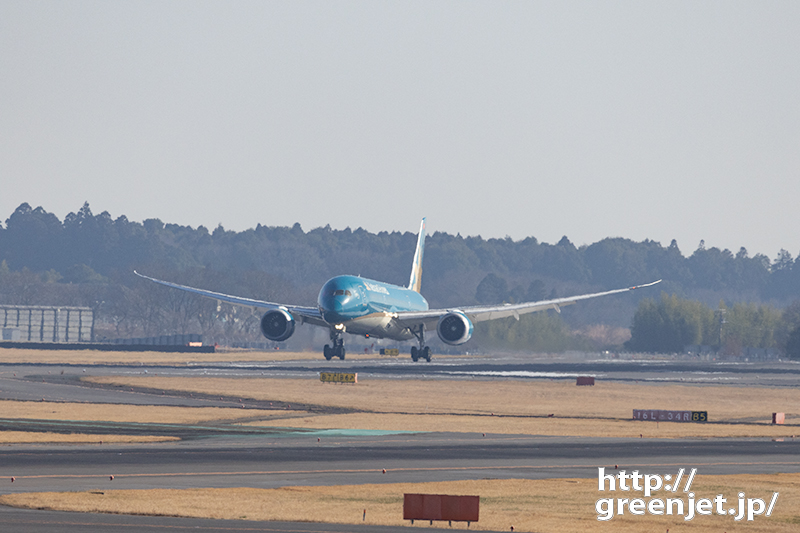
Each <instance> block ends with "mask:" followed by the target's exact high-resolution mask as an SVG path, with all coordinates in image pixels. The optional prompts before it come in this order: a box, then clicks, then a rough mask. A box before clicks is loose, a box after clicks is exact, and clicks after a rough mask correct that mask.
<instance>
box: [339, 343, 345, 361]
mask: <svg viewBox="0 0 800 533" xmlns="http://www.w3.org/2000/svg"><path fill="white" fill-rule="evenodd" d="M338 352H339V359H341V360H342V361H344V346H339V350H338Z"/></svg>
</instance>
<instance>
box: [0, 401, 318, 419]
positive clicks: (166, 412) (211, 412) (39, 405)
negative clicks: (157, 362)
mask: <svg viewBox="0 0 800 533" xmlns="http://www.w3.org/2000/svg"><path fill="white" fill-rule="evenodd" d="M0 413H2V415H3V416H4V417H8V418H26V419H36V420H81V421H107V422H134V423H153V424H198V423H202V422H214V421H220V420H233V421H236V420H250V419H252V418H254V417H257V418H270V417H285V416H293V413H292V412H290V411H288V410H274V411H269V410H258V409H235V408H232V407H231V408H220V407H172V406H163V405H125V404H110V403H102V404H92V403H67V402H20V401H0ZM301 414H305V413H297V412H295V413H294V415H295V416H299V415H301Z"/></svg>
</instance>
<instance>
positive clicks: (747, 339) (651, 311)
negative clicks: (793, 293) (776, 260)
mask: <svg viewBox="0 0 800 533" xmlns="http://www.w3.org/2000/svg"><path fill="white" fill-rule="evenodd" d="M701 345H705V346H712V347H714V348H715V351H716V352H717V353H720V354H724V355H741V354H742V353H743V350H744V349H746V348H762V349H776V350H780V351H782V352H784V353H786V354H787V355H788V356H789V357H791V358H792V359H800V301H796V302H795V303H793V304H792V305H790V306H789V307H787V308H786V309H784V310H782V311H781V310H778V309H775V308H773V307H771V306H767V305H756V304H753V303H736V304H734V305H732V306H729V305H726V304H725V302H720V304H719V306H718V307H717V308H716V309H712V308H710V307H708V306H706V305H704V304H702V303H700V302H698V301H694V300H686V299H683V298H678V297H677V296H676V295H672V296H668V295H667V294H662V295H661V298H660V299H659V300H654V299H649V298H648V299H645V300H643V301H642V302H641V303H640V304H639V308H638V309H637V311H636V314H635V315H634V317H633V325H632V326H631V339H630V340H629V341H628V342H627V343H626V348H628V349H629V350H633V351H640V352H655V353H680V352H682V351H683V350H684V349H685V348H686V347H687V346H701Z"/></svg>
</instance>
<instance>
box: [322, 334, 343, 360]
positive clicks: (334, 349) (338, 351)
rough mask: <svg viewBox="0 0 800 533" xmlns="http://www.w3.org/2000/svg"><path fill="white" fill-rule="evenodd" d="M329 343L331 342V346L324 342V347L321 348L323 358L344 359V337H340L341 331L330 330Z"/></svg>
mask: <svg viewBox="0 0 800 533" xmlns="http://www.w3.org/2000/svg"><path fill="white" fill-rule="evenodd" d="M331 344H333V346H330V345H328V344H326V345H325V347H324V348H322V355H324V356H325V359H327V360H328V361H330V360H331V359H333V358H334V357H338V358H339V359H341V360H344V354H345V350H344V339H343V338H342V332H341V331H337V330H334V329H332V330H331Z"/></svg>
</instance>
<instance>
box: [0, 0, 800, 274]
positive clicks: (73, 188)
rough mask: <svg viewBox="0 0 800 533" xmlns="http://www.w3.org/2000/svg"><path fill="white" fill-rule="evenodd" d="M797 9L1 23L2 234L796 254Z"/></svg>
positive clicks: (573, 7)
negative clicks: (253, 236)
mask: <svg viewBox="0 0 800 533" xmlns="http://www.w3.org/2000/svg"><path fill="white" fill-rule="evenodd" d="M797 28H800V3H797V2H769V3H761V2H721V1H717V2H680V1H678V2H668V3H667V2H568V1H567V2H564V1H558V2H303V1H299V2H262V1H252V2H251V1H239V2H188V1H186V2H175V1H159V2H155V1H154V2H146V1H141V2H103V1H101V2H91V1H81V2H55V1H46V2H42V1H22V2H21V1H14V0H6V1H4V2H2V3H0V72H1V73H2V74H0V189H1V190H0V217H1V218H3V219H4V218H6V217H7V216H8V215H10V214H11V212H12V211H13V209H14V208H16V206H17V205H19V204H20V203H22V202H28V203H30V204H32V205H34V206H36V205H42V206H43V207H44V208H45V209H47V210H48V211H51V212H54V213H56V214H57V215H59V217H63V216H64V215H65V214H67V213H68V212H70V211H76V210H77V209H79V208H80V206H81V205H82V204H83V202H84V201H89V202H90V204H91V206H92V209H93V210H94V211H95V212H100V211H104V210H106V211H109V212H110V213H111V215H112V216H114V217H116V216H119V215H122V214H124V215H126V216H128V217H129V218H130V219H132V220H143V219H145V218H160V219H162V220H164V221H168V222H174V223H179V224H188V225H192V226H197V225H201V224H202V225H205V226H207V227H209V228H213V227H216V226H217V224H220V223H221V224H222V225H223V226H225V227H226V228H228V229H236V230H242V229H245V228H248V227H253V226H255V225H256V224H258V223H261V224H264V225H271V226H272V225H291V224H293V223H295V222H299V223H300V224H301V225H302V226H303V227H304V228H305V229H311V228H313V227H317V226H324V225H326V224H330V225H331V226H332V227H334V228H344V227H347V226H349V227H351V228H356V227H363V228H365V229H367V230H370V231H382V230H389V231H393V230H399V231H412V232H413V231H416V230H417V228H418V225H419V219H420V218H422V217H423V216H427V217H428V229H429V231H431V232H433V231H446V232H449V233H461V234H462V235H482V236H484V237H505V236H511V237H512V238H514V239H521V238H525V237H527V236H531V235H532V236H535V237H537V238H538V239H539V240H542V241H546V242H556V241H558V240H559V239H560V238H561V236H562V235H567V236H568V237H569V238H570V240H572V241H573V242H574V243H575V244H577V245H581V244H588V243H592V242H595V241H597V240H599V239H602V238H604V237H609V236H611V237H615V236H619V237H627V238H631V239H635V240H642V239H653V240H657V241H660V242H662V244H664V245H667V244H669V242H670V240H672V239H673V238H674V239H677V241H678V244H679V246H680V247H681V250H682V251H683V252H684V254H687V255H688V254H690V253H691V252H692V251H693V250H694V249H695V248H696V247H697V245H698V242H699V241H700V239H704V240H705V242H706V245H707V246H717V247H720V248H730V249H732V250H733V251H734V252H735V251H736V250H738V249H739V247H741V246H745V247H746V248H747V249H748V250H749V251H750V253H751V254H754V253H764V254H766V255H768V256H769V257H770V258H773V259H774V258H775V256H776V255H777V252H778V250H779V249H781V248H786V249H788V250H789V251H790V252H791V253H792V255H793V256H794V255H797V253H798V252H800V232H798V224H797V220H798V216H797V201H798V200H797V199H798V198H800V98H798V96H797V95H798V94H800V69H799V68H797V65H798V63H799V62H800V32H798V31H797Z"/></svg>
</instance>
